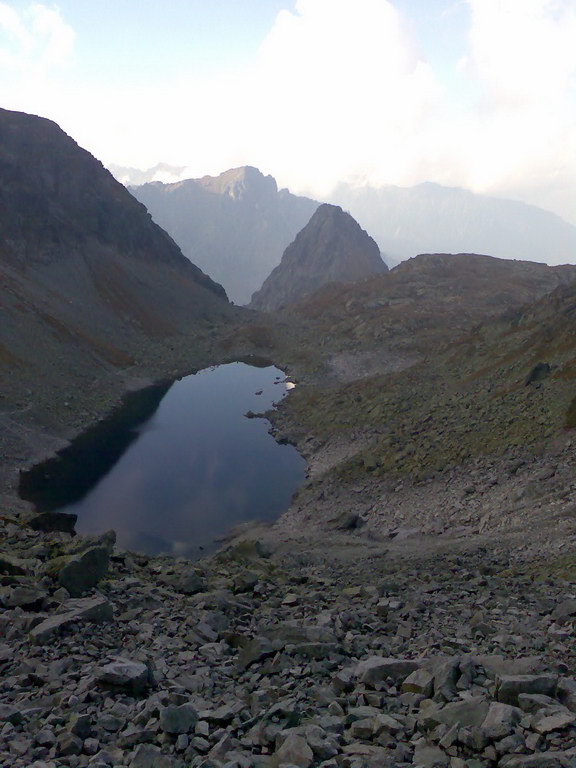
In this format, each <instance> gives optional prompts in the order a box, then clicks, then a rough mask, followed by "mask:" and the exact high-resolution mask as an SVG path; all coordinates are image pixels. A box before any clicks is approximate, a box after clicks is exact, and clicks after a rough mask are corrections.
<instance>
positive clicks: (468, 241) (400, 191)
mask: <svg viewBox="0 0 576 768" xmlns="http://www.w3.org/2000/svg"><path fill="white" fill-rule="evenodd" d="M329 202H332V203H335V204H336V205H341V206H342V207H343V208H345V209H347V210H349V211H350V213H351V214H352V215H353V216H354V218H355V219H356V220H357V221H358V223H359V224H360V226H362V227H364V228H365V229H366V230H367V231H368V232H369V233H370V234H371V235H372V237H373V238H374V239H375V240H376V242H377V243H378V245H379V246H380V250H381V251H382V252H383V253H384V254H385V258H386V260H387V261H388V263H389V264H390V265H392V264H393V263H396V262H398V261H403V260H404V259H407V258H410V257H412V256H416V255H417V254H419V253H464V252H466V253H487V254H489V255H490V256H496V257H498V258H501V259H522V260H526V261H540V262H546V263H547V264H551V265H554V264H566V263H567V262H571V263H574V262H575V261H576V227H575V226H573V225H572V224H569V223H568V222H566V221H564V219H561V218H560V217H559V216H556V214H554V213H550V212H549V211H545V210H543V209H542V208H537V207H535V206H533V205H526V204H525V203H520V202H517V201H514V200H506V199H503V198H499V197H488V196H486V195H478V194H474V193H473V192H469V191H467V190H465V189H458V188H453V187H443V186H441V185H439V184H432V183H430V182H427V183H425V184H418V185H417V186H414V187H395V186H384V187H381V188H379V189H376V188H373V187H368V186H366V187H360V188H357V189H355V188H353V187H350V186H347V185H345V184H342V185H340V186H339V187H338V188H337V189H336V190H335V191H334V192H333V193H332V194H331V195H330V198H329Z"/></svg>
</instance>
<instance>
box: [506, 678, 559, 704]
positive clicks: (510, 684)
mask: <svg viewBox="0 0 576 768" xmlns="http://www.w3.org/2000/svg"><path fill="white" fill-rule="evenodd" d="M557 683H558V678H557V677H556V676H555V675H501V676H498V677H497V678H496V698H497V699H498V701H501V702H503V703H504V704H512V705H514V706H516V705H517V704H518V696H519V695H520V694H521V693H541V694H544V695H545V696H554V694H555V692H556V685H557Z"/></svg>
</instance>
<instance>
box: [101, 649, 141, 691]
mask: <svg viewBox="0 0 576 768" xmlns="http://www.w3.org/2000/svg"><path fill="white" fill-rule="evenodd" d="M96 680H97V682H98V683H100V685H103V686H105V687H108V688H117V689H121V690H125V691H127V692H129V693H131V694H133V695H134V696H140V695H142V694H143V693H144V691H145V690H146V689H147V688H148V687H149V686H150V683H151V675H150V670H149V669H148V667H147V666H146V664H142V662H140V661H132V660H131V659H125V658H123V657H118V658H117V659H115V660H114V661H112V662H110V664H106V665H105V666H103V667H101V668H100V669H99V670H97V671H96Z"/></svg>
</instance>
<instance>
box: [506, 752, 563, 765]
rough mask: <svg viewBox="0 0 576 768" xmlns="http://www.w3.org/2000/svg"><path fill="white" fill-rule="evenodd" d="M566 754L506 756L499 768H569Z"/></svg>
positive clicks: (549, 753)
mask: <svg viewBox="0 0 576 768" xmlns="http://www.w3.org/2000/svg"><path fill="white" fill-rule="evenodd" d="M568 766H570V763H569V762H567V760H566V759H565V753H564V752H538V753H537V754H535V755H506V756H505V757H503V758H502V759H501V760H500V762H499V763H498V768H568Z"/></svg>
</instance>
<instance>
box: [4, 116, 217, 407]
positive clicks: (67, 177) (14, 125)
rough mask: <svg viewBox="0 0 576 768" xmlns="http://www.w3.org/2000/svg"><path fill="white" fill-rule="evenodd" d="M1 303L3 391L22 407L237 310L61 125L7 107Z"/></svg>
mask: <svg viewBox="0 0 576 768" xmlns="http://www.w3.org/2000/svg"><path fill="white" fill-rule="evenodd" d="M0 308H1V309H0V311H1V315H2V321H1V323H0V383H1V391H2V397H3V398H4V397H6V398H8V400H10V399H11V398H12V401H13V402H14V401H16V400H18V398H19V397H21V393H22V391H26V389H28V390H29V391H30V392H34V393H35V394H38V393H41V392H44V393H45V394H46V395H47V396H48V392H52V395H54V392H56V391H59V392H61V391H62V389H63V388H64V387H66V388H67V387H69V388H70V391H72V392H73V390H74V387H75V385H78V381H79V378H80V379H84V380H85V381H93V380H94V379H95V378H96V377H97V375H98V374H99V373H100V374H104V373H105V372H106V371H112V370H118V369H122V368H125V367H126V366H131V365H133V364H134V363H135V361H136V360H138V359H140V360H142V359H146V355H147V354H148V352H147V349H148V350H149V349H150V344H151V343H152V341H153V340H154V339H156V340H163V339H164V340H166V339H168V340H169V339H175V338H182V337H183V336H193V335H194V334H195V333H196V331H202V332H204V330H205V329H209V328H210V327H212V326H213V325H214V324H218V323H220V322H223V321H226V320H227V319H228V318H230V316H231V312H232V308H231V307H230V305H229V303H228V301H227V299H226V294H225V291H224V289H223V288H222V287H221V286H220V285H218V284H217V283H215V282H214V281H213V280H211V279H210V278H209V277H208V276H207V275H205V274H204V273H203V272H202V271H201V270H200V269H198V267H196V266H195V265H193V264H192V263H191V262H190V261H189V260H188V259H186V258H185V257H184V256H183V255H182V253H181V252H180V250H179V248H178V246H177V245H176V244H175V243H174V241H173V240H172V239H171V238H170V236H169V235H167V234H166V233H165V232H163V231H162V230H161V229H160V228H159V227H158V226H157V225H156V224H154V222H153V221H152V219H151V217H150V215H149V214H148V212H147V211H146V209H145V208H144V206H143V205H141V204H140V203H138V202H137V201H136V200H135V199H134V197H133V196H132V195H131V194H130V193H129V192H128V191H127V190H126V189H125V188H124V187H123V186H122V185H121V184H120V183H119V182H117V181H116V180H115V179H114V178H113V177H112V175H111V174H110V173H109V172H108V171H106V170H105V169H104V167H103V166H102V164H101V163H100V162H99V161H98V160H96V159H95V158H94V157H93V156H92V155H90V154H89V153H88V152H86V151H85V150H83V149H81V148H80V147H79V146H78V145H77V144H76V142H74V141H73V140H72V139H71V138H70V137H69V136H67V135H66V134H65V133H64V132H63V131H62V130H61V129H60V128H59V127H58V126H57V125H56V124H55V123H53V122H51V121H49V120H46V119H43V118H39V117H35V116H32V115H27V114H23V113H18V112H9V111H7V110H0ZM162 343H164V344H168V345H170V343H171V342H169V341H167V342H162ZM39 377H41V378H40V380H39ZM39 381H41V384H42V386H40V387H39V386H37V385H38V383H39Z"/></svg>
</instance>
